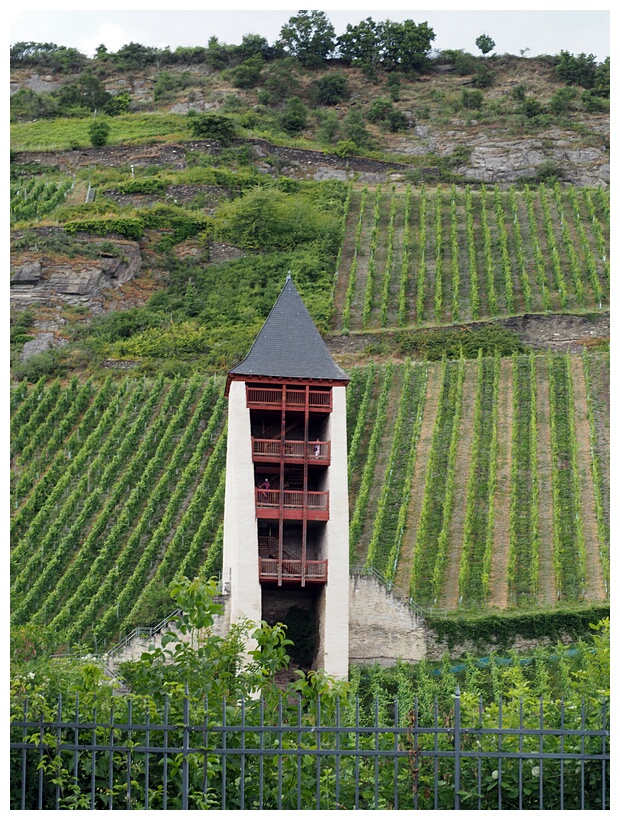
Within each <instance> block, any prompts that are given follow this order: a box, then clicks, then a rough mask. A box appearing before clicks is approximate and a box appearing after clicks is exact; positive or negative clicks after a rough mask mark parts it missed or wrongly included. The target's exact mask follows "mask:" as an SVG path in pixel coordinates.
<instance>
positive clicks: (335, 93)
mask: <svg viewBox="0 0 620 820" xmlns="http://www.w3.org/2000/svg"><path fill="white" fill-rule="evenodd" d="M315 87H316V96H317V102H319V103H320V104H321V105H336V104H337V103H339V102H340V101H341V100H346V99H347V98H348V97H349V88H348V85H347V78H346V77H345V75H344V74H343V73H342V72H340V71H338V72H335V73H334V74H326V75H325V76H324V77H321V78H320V79H318V80H317V81H316V83H315Z"/></svg>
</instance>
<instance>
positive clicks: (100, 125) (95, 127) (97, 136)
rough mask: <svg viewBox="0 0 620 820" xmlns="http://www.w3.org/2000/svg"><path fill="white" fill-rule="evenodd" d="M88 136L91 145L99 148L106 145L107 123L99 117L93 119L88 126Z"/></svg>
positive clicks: (108, 132) (108, 131)
mask: <svg viewBox="0 0 620 820" xmlns="http://www.w3.org/2000/svg"><path fill="white" fill-rule="evenodd" d="M88 136H89V138H90V142H91V145H93V146H94V147H95V148H101V147H102V146H103V145H106V144H107V142H108V137H109V136H110V125H109V123H108V122H106V121H105V120H103V119H101V118H99V119H96V120H93V121H92V122H91V124H90V125H89V126H88Z"/></svg>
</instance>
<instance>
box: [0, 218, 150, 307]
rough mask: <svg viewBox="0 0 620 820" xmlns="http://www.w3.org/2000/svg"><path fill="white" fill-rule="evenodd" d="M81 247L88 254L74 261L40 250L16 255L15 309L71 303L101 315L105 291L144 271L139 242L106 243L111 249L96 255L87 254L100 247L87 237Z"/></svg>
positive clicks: (13, 264) (13, 278) (13, 265)
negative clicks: (142, 269) (40, 251)
mask: <svg viewBox="0 0 620 820" xmlns="http://www.w3.org/2000/svg"><path fill="white" fill-rule="evenodd" d="M49 230H50V229H48V232H49ZM56 230H57V232H59V233H60V231H59V230H58V229H56ZM78 239H79V237H78ZM81 244H82V245H83V246H84V250H85V254H84V256H79V255H78V256H76V257H74V258H69V257H64V256H62V255H61V254H56V253H54V254H52V253H50V254H46V253H45V252H44V253H38V252H37V251H36V250H26V251H17V252H15V253H13V254H12V255H11V291H10V299H11V308H12V309H15V310H23V309H24V308H28V307H31V306H33V305H37V306H46V307H53V306H55V305H58V304H67V305H73V306H84V307H88V308H89V310H90V311H91V312H92V313H97V312H100V311H101V302H102V298H101V297H102V294H103V292H104V291H106V290H113V289H115V288H118V287H119V286H120V285H122V284H124V283H125V282H128V281H129V280H130V279H132V278H133V277H134V276H136V275H137V273H138V272H139V271H140V268H141V265H142V256H141V253H140V246H139V245H138V243H137V242H131V241H128V240H125V239H111V240H109V241H108V242H107V243H106V246H105V247H106V248H107V250H96V251H95V255H94V256H93V254H92V252H91V253H88V254H87V253H86V251H87V250H88V249H90V248H91V247H97V246H96V245H95V244H94V243H93V242H92V239H90V238H88V237H84V238H83V239H82V240H81Z"/></svg>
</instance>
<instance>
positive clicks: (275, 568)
mask: <svg viewBox="0 0 620 820" xmlns="http://www.w3.org/2000/svg"><path fill="white" fill-rule="evenodd" d="M258 573H259V579H260V580H261V581H276V580H279V579H282V580H285V581H301V580H302V579H303V580H306V581H314V582H317V581H319V582H321V581H322V582H325V583H326V582H327V561H305V562H303V561H294V560H290V559H288V558H285V559H284V560H283V561H281V562H280V561H278V560H277V559H275V558H259V559H258Z"/></svg>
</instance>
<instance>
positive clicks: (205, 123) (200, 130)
mask: <svg viewBox="0 0 620 820" xmlns="http://www.w3.org/2000/svg"><path fill="white" fill-rule="evenodd" d="M187 120H188V126H189V130H190V133H191V135H192V136H193V137H197V138H202V139H211V140H218V142H221V143H222V145H230V143H231V142H232V141H233V139H234V138H235V126H234V123H233V122H232V121H231V120H230V119H229V118H228V117H224V116H222V115H221V114H202V113H200V114H199V113H198V112H196V111H190V112H189V113H188V114H187Z"/></svg>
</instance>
